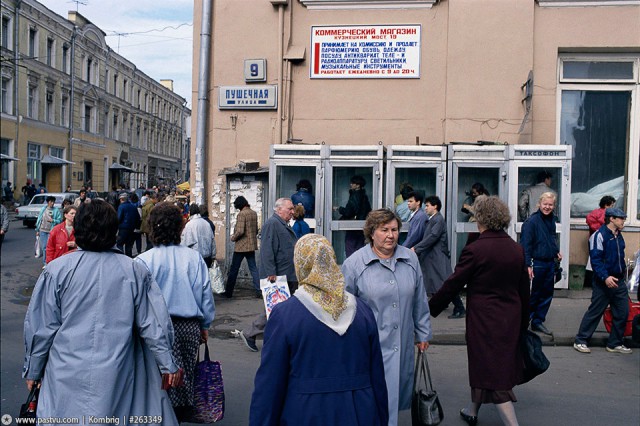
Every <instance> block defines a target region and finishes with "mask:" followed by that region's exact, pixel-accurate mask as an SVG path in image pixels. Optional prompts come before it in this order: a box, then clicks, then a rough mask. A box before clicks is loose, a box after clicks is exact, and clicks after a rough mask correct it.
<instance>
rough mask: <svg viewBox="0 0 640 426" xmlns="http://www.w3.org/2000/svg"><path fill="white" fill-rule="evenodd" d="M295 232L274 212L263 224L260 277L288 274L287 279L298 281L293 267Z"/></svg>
mask: <svg viewBox="0 0 640 426" xmlns="http://www.w3.org/2000/svg"><path fill="white" fill-rule="evenodd" d="M296 241H298V239H297V238H296V234H295V232H293V229H291V227H290V226H289V224H287V223H286V222H285V221H284V220H282V218H281V217H280V216H278V215H277V214H275V213H274V214H273V216H271V217H270V218H269V219H267V221H266V222H265V223H264V225H263V226H262V237H261V238H260V278H266V277H268V276H269V275H276V276H279V275H286V276H287V281H298V278H296V270H295V268H294V267H293V248H294V247H295V245H296Z"/></svg>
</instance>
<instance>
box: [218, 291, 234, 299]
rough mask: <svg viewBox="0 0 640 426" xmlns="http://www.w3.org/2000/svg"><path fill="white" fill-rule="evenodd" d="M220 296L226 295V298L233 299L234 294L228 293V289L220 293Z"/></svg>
mask: <svg viewBox="0 0 640 426" xmlns="http://www.w3.org/2000/svg"><path fill="white" fill-rule="evenodd" d="M220 296H222V297H224V298H225V299H231V298H232V297H233V295H231V294H229V293H227V292H226V291H225V292H224V293H220Z"/></svg>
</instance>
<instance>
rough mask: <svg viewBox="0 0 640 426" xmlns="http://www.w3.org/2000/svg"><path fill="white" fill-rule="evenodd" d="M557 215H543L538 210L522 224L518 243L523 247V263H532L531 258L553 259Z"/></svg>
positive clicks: (557, 251)
mask: <svg viewBox="0 0 640 426" xmlns="http://www.w3.org/2000/svg"><path fill="white" fill-rule="evenodd" d="M557 219H558V218H557V217H556V216H555V215H553V214H551V215H550V217H545V216H544V215H543V214H542V213H541V212H540V210H538V211H537V212H535V213H534V214H532V215H531V216H529V219H527V220H526V221H525V222H524V223H523V224H522V237H521V238H520V244H521V245H522V247H523V248H524V264H525V265H527V266H531V265H532V260H533V259H545V260H553V259H555V258H556V257H557V256H558V253H559V251H560V250H558V243H557V241H556V222H557Z"/></svg>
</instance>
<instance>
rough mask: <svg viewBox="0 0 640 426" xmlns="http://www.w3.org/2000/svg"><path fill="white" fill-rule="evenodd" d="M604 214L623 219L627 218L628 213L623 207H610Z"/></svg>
mask: <svg viewBox="0 0 640 426" xmlns="http://www.w3.org/2000/svg"><path fill="white" fill-rule="evenodd" d="M604 215H605V216H607V217H619V218H622V219H626V218H627V214H626V213H625V212H624V211H623V210H622V209H619V208H617V207H609V208H608V209H607V210H605V211H604Z"/></svg>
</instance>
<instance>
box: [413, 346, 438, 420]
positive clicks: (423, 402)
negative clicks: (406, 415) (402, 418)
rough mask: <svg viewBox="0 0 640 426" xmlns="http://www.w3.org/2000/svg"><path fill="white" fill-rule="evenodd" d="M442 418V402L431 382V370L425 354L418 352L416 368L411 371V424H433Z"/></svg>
mask: <svg viewBox="0 0 640 426" xmlns="http://www.w3.org/2000/svg"><path fill="white" fill-rule="evenodd" d="M443 419H444V411H443V410H442V404H440V400H439V399H438V392H436V391H435V390H434V389H433V385H432V384H431V372H430V371H429V363H428V362H427V354H426V353H425V352H418V357H417V358H416V368H415V370H414V373H413V398H412V400H411V424H412V426H434V425H437V424H440V422H441V421H442V420H443Z"/></svg>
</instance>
